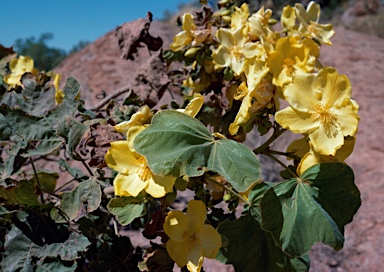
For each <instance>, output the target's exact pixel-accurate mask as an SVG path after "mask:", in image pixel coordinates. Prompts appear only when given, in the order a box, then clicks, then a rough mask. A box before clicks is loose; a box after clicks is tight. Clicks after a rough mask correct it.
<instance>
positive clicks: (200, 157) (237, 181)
mask: <svg viewBox="0 0 384 272" xmlns="http://www.w3.org/2000/svg"><path fill="white" fill-rule="evenodd" d="M134 146H135V149H136V150H137V151H138V152H139V153H141V154H142V155H144V156H145V157H146V158H147V161H148V165H149V167H150V168H151V170H152V171H153V172H154V173H155V174H157V175H160V176H168V175H172V176H176V177H179V176H182V175H187V176H191V177H194V176H201V175H203V174H204V172H205V171H214V172H217V173H219V174H220V175H222V176H223V177H224V178H225V179H226V180H227V181H228V182H229V183H231V185H232V186H233V187H234V188H235V189H236V190H237V191H239V192H244V191H246V190H248V189H249V188H250V187H251V186H252V185H253V184H254V183H255V182H256V181H257V180H258V179H259V177H260V170H259V169H260V163H259V161H258V160H257V158H256V156H255V155H254V154H253V153H252V151H251V150H249V149H248V148H247V147H246V146H245V145H242V144H240V143H238V142H235V141H232V140H228V139H220V140H215V138H214V137H213V136H212V135H211V134H210V132H209V131H208V129H207V128H206V127H205V126H204V125H203V124H202V123H201V122H200V121H199V120H197V119H195V118H193V117H191V116H189V115H186V114H183V113H180V112H177V111H171V110H166V111H161V112H158V113H157V114H155V115H154V117H153V119H152V124H151V125H150V126H149V127H148V128H146V129H145V130H144V131H142V132H141V133H140V134H138V135H137V136H136V138H135V140H134Z"/></svg>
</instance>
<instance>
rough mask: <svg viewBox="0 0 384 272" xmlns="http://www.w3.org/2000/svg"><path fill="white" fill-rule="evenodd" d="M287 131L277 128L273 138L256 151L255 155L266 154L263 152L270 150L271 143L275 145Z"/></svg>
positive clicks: (254, 151)
mask: <svg viewBox="0 0 384 272" xmlns="http://www.w3.org/2000/svg"><path fill="white" fill-rule="evenodd" d="M285 131H286V129H283V128H281V127H280V126H277V127H275V130H274V132H273V134H272V135H271V137H270V138H269V139H268V140H267V141H266V142H265V143H263V144H262V145H261V146H259V147H258V148H256V149H254V150H253V153H255V154H256V155H257V154H264V153H263V152H264V151H265V150H266V149H269V145H270V144H271V143H273V142H274V141H275V140H276V139H277V138H279V137H280V136H281V135H282V134H283V133H284V132H285Z"/></svg>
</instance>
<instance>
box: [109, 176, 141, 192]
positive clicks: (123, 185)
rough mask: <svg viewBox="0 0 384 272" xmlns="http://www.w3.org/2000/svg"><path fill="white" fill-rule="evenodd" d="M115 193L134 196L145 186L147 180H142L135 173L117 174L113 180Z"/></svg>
mask: <svg viewBox="0 0 384 272" xmlns="http://www.w3.org/2000/svg"><path fill="white" fill-rule="evenodd" d="M113 186H114V189H115V195H118V196H133V197H136V196H137V195H138V194H140V192H141V191H143V190H144V188H145V187H146V186H147V182H144V181H142V180H141V179H140V178H139V176H138V175H137V174H130V175H125V174H121V173H119V174H117V176H116V177H115V179H114V181H113Z"/></svg>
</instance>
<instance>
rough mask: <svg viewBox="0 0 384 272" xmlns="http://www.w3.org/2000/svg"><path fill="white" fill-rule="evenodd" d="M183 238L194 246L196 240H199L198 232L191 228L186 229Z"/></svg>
mask: <svg viewBox="0 0 384 272" xmlns="http://www.w3.org/2000/svg"><path fill="white" fill-rule="evenodd" d="M183 238H184V240H185V241H186V242H187V244H188V245H189V246H191V247H193V246H194V243H195V241H196V240H197V237H196V233H195V232H194V231H191V230H186V231H185V232H184V233H183Z"/></svg>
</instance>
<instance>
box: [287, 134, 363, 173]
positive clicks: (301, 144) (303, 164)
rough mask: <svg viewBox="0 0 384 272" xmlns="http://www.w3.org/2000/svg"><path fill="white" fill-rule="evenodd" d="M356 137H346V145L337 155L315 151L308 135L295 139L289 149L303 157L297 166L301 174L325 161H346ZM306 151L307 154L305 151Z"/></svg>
mask: <svg viewBox="0 0 384 272" xmlns="http://www.w3.org/2000/svg"><path fill="white" fill-rule="evenodd" d="M355 142H356V138H355V137H354V138H351V139H348V138H347V139H346V140H345V141H344V145H343V146H342V147H340V148H339V149H338V150H337V151H336V154H335V156H326V155H321V154H319V153H317V152H315V151H314V150H313V149H312V148H311V144H310V143H309V142H308V141H307V140H306V137H304V138H302V139H299V140H295V141H293V142H292V143H291V144H290V145H289V146H288V149H287V151H288V152H292V151H296V152H295V155H297V156H299V157H301V160H300V163H299V165H298V166H297V170H296V172H297V174H298V175H299V176H301V175H302V174H303V173H304V172H305V170H307V169H308V168H309V167H311V166H313V165H315V164H319V163H324V162H342V163H344V161H345V159H346V158H347V157H349V155H351V154H352V151H353V148H354V146H355ZM304 151H306V153H305V154H303V152H304Z"/></svg>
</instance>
